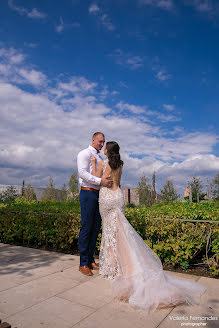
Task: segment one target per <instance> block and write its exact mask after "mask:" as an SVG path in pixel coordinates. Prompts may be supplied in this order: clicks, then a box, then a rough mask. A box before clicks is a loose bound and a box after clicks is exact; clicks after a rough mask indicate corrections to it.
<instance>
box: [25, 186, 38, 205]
mask: <svg viewBox="0 0 219 328" xmlns="http://www.w3.org/2000/svg"><path fill="white" fill-rule="evenodd" d="M22 193H23V196H24V197H25V198H26V200H28V201H29V202H30V201H32V200H37V196H36V193H35V191H34V189H33V187H32V186H31V185H30V184H28V186H27V187H25V188H24V190H22Z"/></svg>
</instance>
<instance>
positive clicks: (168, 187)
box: [160, 180, 179, 202]
mask: <svg viewBox="0 0 219 328" xmlns="http://www.w3.org/2000/svg"><path fill="white" fill-rule="evenodd" d="M160 192H161V197H162V199H163V200H165V201H167V202H172V201H173V200H177V199H178V198H179V195H178V194H177V191H176V189H175V188H174V185H173V182H172V181H171V180H166V183H165V184H164V185H163V189H161V191H160Z"/></svg>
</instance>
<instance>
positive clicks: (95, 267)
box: [88, 262, 99, 270]
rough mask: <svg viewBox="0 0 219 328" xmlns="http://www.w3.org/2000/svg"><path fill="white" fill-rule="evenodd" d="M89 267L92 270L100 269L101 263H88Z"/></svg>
mask: <svg viewBox="0 0 219 328" xmlns="http://www.w3.org/2000/svg"><path fill="white" fill-rule="evenodd" d="M88 267H89V268H90V269H91V270H99V264H96V263H95V262H93V263H88Z"/></svg>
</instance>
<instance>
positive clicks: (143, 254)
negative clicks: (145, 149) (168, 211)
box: [77, 132, 205, 313]
mask: <svg viewBox="0 0 219 328" xmlns="http://www.w3.org/2000/svg"><path fill="white" fill-rule="evenodd" d="M104 143H105V137H104V134H103V133H102V132H96V133H94V134H93V136H92V144H91V145H90V146H89V147H88V148H86V149H84V150H82V151H81V152H80V153H79V154H78V157H77V164H78V174H79V184H80V186H81V191H80V206H81V230H80V233H79V241H78V245H79V252H80V266H79V270H80V271H81V272H82V273H83V274H85V275H90V276H91V275H93V273H92V270H99V273H100V274H101V275H103V277H104V278H106V279H109V280H110V281H111V288H112V293H113V295H114V296H115V297H116V298H118V299H121V300H125V301H128V302H129V303H130V305H132V306H133V307H136V308H141V309H144V310H145V311H146V312H148V313H149V312H151V311H154V310H156V309H157V308H161V307H166V306H170V305H177V304H181V303H187V304H198V303H199V301H200V297H201V295H202V294H203V293H204V291H205V287H203V286H202V285H200V284H198V283H196V282H194V281H193V280H190V279H185V278H182V277H178V276H175V275H173V274H172V273H168V272H164V271H163V268H162V263H161V261H160V259H159V257H158V256H157V255H156V254H155V253H154V251H153V250H152V249H151V248H150V247H149V246H148V245H147V244H146V243H145V242H144V240H143V239H142V238H141V237H140V236H139V234H138V233H137V232H136V231H135V229H134V228H133V227H132V226H131V225H130V223H129V222H128V220H127V219H126V217H125V215H124V214H125V200H124V197H123V193H122V191H121V189H120V180H121V175H122V167H123V161H122V160H121V158H120V153H119V150H120V148H119V145H118V143H117V142H115V141H109V142H107V143H106V146H105V148H104V155H105V156H106V159H105V160H103V159H102V157H101V155H100V151H101V149H102V148H103V146H104ZM101 219H102V238H101V247H100V254H99V265H98V264H97V263H95V260H94V257H93V255H94V251H95V246H96V240H97V237H98V233H99V231H100V227H101Z"/></svg>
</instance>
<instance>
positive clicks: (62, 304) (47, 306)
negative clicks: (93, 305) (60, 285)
mask: <svg viewBox="0 0 219 328" xmlns="http://www.w3.org/2000/svg"><path fill="white" fill-rule="evenodd" d="M93 312H94V310H93V309H90V308H88V307H86V306H83V305H79V304H73V303H72V302H70V301H68V300H64V299H61V298H58V297H52V298H50V299H48V300H45V301H43V302H41V303H39V304H36V305H34V306H32V307H31V308H28V309H26V310H24V311H22V312H19V313H17V314H15V315H13V316H10V317H8V318H7V322H9V323H10V324H11V325H12V327H17V328H40V327H46V328H70V327H72V326H73V325H75V324H77V322H79V321H80V320H82V319H83V318H85V317H87V316H88V315H90V314H91V313H93ZM96 328H97V327H96ZM100 328H101V327H100Z"/></svg>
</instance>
